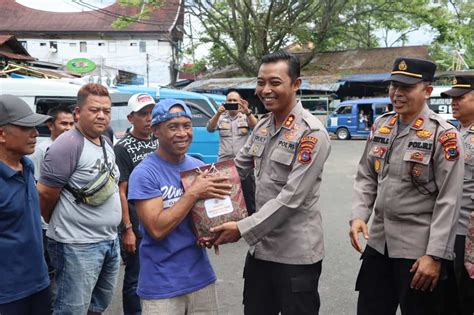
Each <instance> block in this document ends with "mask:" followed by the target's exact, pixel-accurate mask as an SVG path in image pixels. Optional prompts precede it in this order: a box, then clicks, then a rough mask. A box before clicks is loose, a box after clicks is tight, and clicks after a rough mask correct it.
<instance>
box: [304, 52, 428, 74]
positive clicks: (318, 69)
mask: <svg viewBox="0 0 474 315" xmlns="http://www.w3.org/2000/svg"><path fill="white" fill-rule="evenodd" d="M303 57H304V56H303ZM398 57H411V58H423V59H428V46H404V47H387V48H370V49H349V50H344V51H334V52H323V53H318V54H317V55H316V56H315V57H314V58H313V59H312V60H311V62H310V64H309V65H307V66H306V67H305V68H303V69H302V73H303V74H304V75H325V74H342V75H352V74H358V73H363V74H367V73H383V72H390V71H391V70H392V67H393V62H394V60H395V59H396V58H398Z"/></svg>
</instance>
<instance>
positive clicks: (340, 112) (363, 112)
mask: <svg viewBox="0 0 474 315" xmlns="http://www.w3.org/2000/svg"><path fill="white" fill-rule="evenodd" d="M448 89H450V87H447V86H435V87H433V92H432V93H431V97H430V98H429V100H428V102H427V103H428V106H429V108H430V109H431V110H432V111H434V112H435V113H437V114H439V115H440V116H441V117H443V118H444V119H446V120H447V121H448V122H450V123H451V124H453V125H455V126H457V124H458V121H457V120H456V119H454V118H453V114H452V108H451V99H450V98H443V97H441V93H442V92H444V91H446V90H448ZM391 110H392V104H391V102H390V99H389V98H388V97H385V98H367V99H357V100H349V101H344V102H342V103H341V104H340V105H339V107H337V108H336V110H335V111H334V112H332V113H331V114H330V115H329V117H328V120H327V124H326V126H327V130H328V132H331V133H335V134H336V136H337V138H338V139H340V140H346V139H350V138H351V137H367V136H368V135H369V132H370V127H372V124H373V122H374V121H375V119H376V118H377V117H378V116H379V115H381V114H383V113H385V112H387V111H391Z"/></svg>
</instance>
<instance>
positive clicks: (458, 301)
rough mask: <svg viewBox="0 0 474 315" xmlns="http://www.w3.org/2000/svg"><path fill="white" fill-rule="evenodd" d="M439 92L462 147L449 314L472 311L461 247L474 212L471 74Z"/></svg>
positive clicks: (471, 287)
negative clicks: (448, 99)
mask: <svg viewBox="0 0 474 315" xmlns="http://www.w3.org/2000/svg"><path fill="white" fill-rule="evenodd" d="M441 96H443V97H451V98H452V106H453V117H454V118H456V119H457V120H459V122H460V126H459V131H460V134H461V140H462V142H463V143H464V150H465V155H464V180H463V193H462V203H461V212H460V216H459V221H458V225H457V227H456V241H455V243H454V252H455V254H456V258H455V259H454V264H453V265H451V266H450V267H451V268H449V271H450V272H452V274H453V277H450V279H451V280H452V281H450V285H452V286H451V287H450V289H449V293H450V296H452V297H454V299H453V300H451V301H450V303H448V305H447V310H448V313H449V314H460V315H461V314H462V315H468V314H469V315H472V314H474V273H473V274H471V276H470V274H469V273H468V270H466V268H467V267H468V266H465V265H464V264H465V261H464V260H465V259H464V258H465V255H464V251H465V244H466V236H469V237H468V239H469V240H470V242H471V244H472V243H473V241H474V237H473V234H472V228H473V227H474V225H473V223H474V221H473V222H472V223H471V225H470V229H468V226H469V218H470V216H472V215H473V213H474V212H473V211H474V202H473V199H472V196H474V75H459V76H456V77H455V79H454V80H453V86H452V88H451V89H450V90H448V91H446V92H444V93H441ZM469 230H471V233H469ZM466 234H467V235H466ZM468 248H469V247H468ZM471 252H472V249H471ZM469 254H470V253H469V252H467V253H466V258H468V257H469ZM471 256H472V253H471Z"/></svg>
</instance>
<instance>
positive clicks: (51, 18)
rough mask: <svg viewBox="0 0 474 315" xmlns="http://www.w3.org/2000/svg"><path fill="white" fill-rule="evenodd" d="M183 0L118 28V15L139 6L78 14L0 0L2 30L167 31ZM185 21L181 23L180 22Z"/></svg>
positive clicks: (129, 13) (172, 0)
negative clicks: (116, 25)
mask: <svg viewBox="0 0 474 315" xmlns="http://www.w3.org/2000/svg"><path fill="white" fill-rule="evenodd" d="M179 4H180V0H167V1H164V5H163V7H161V8H160V9H159V10H155V11H154V12H153V13H152V15H151V17H150V19H149V20H143V21H142V23H132V24H131V25H129V26H128V27H127V28H125V29H122V30H119V29H115V28H113V27H112V25H111V24H112V22H113V21H115V20H116V19H117V17H118V16H132V15H135V14H136V13H137V12H138V10H139V8H136V7H128V6H127V7H123V6H121V5H119V4H118V3H115V4H113V5H110V6H108V7H105V8H103V9H100V10H96V11H84V12H78V13H77V12H75V13H69V12H68V13H64V12H48V11H41V10H35V9H31V8H28V7H25V6H23V5H21V4H18V3H17V2H15V0H0V8H1V9H0V31H4V32H9V33H16V32H54V33H62V32H94V33H97V32H102V33H107V32H113V33H118V32H149V33H168V32H169V31H170V28H171V27H172V26H173V23H174V21H175V20H176V18H177V16H178V14H179V18H180V19H181V20H182V12H180V9H181V7H180V5H179ZM181 24H182V23H181Z"/></svg>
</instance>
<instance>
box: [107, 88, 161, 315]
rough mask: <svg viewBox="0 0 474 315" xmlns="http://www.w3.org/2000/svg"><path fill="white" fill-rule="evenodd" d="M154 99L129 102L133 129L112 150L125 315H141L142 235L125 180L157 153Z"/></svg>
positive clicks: (138, 97)
mask: <svg viewBox="0 0 474 315" xmlns="http://www.w3.org/2000/svg"><path fill="white" fill-rule="evenodd" d="M154 106H155V100H154V99H153V98H152V97H151V96H150V95H148V94H143V93H141V94H135V95H133V96H132V97H131V98H130V99H129V100H128V107H127V109H128V115H127V119H128V121H129V122H130V123H131V124H132V129H131V130H130V131H129V132H127V134H126V135H125V136H124V137H123V138H122V139H120V141H119V142H118V143H117V144H116V145H115V147H114V151H115V155H116V158H117V165H118V168H119V171H120V181H119V191H120V202H121V204H122V226H121V228H122V231H121V243H122V244H121V245H122V250H123V252H122V257H123V259H124V261H125V274H124V276H123V287H122V304H123V313H124V314H125V315H129V314H130V315H132V314H133V315H138V314H141V305H140V298H139V297H138V295H137V284H138V272H139V271H140V261H139V255H138V249H139V246H140V240H141V234H140V232H139V230H138V217H137V213H136V210H135V206H134V205H133V203H129V202H128V201H127V195H128V180H129V177H130V174H131V173H132V171H133V169H134V168H135V166H137V165H138V163H140V162H141V161H142V160H143V159H144V158H145V156H147V155H148V154H149V153H151V152H153V151H155V150H156V147H157V145H158V141H157V140H156V139H153V137H152V132H151V111H152V110H153V107H154Z"/></svg>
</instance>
